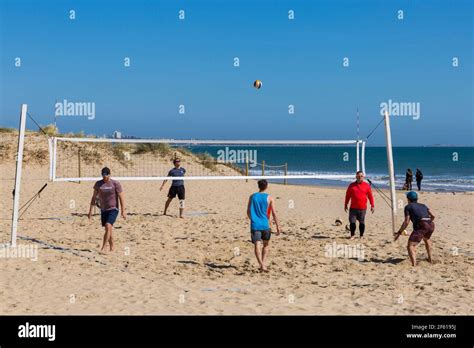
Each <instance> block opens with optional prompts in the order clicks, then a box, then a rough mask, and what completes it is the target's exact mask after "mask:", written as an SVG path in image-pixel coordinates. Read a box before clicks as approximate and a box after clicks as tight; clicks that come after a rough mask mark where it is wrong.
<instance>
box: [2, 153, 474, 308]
mask: <svg viewBox="0 0 474 348" xmlns="http://www.w3.org/2000/svg"><path fill="white" fill-rule="evenodd" d="M183 165H186V161H185V162H184V164H183ZM0 172H1V178H2V180H1V181H2V185H1V194H2V197H4V199H3V200H2V216H1V220H0V221H1V222H0V241H1V242H2V243H6V242H8V241H9V238H10V224H11V211H12V204H11V199H10V197H11V190H12V188H13V180H12V179H13V177H14V162H13V160H12V159H8V158H4V159H3V160H2V163H1V165H0ZM112 176H113V175H112ZM46 182H48V165H47V163H35V162H33V161H30V162H28V163H26V164H25V167H24V179H23V182H22V192H21V195H22V196H21V197H22V204H23V203H24V202H26V200H27V199H28V198H29V197H31V196H33V195H34V194H35V193H36V191H37V190H38V189H39V188H40V187H41V186H42V185H43V184H44V183H46ZM159 184H160V183H159V182H153V181H142V182H127V181H124V182H122V185H123V188H124V192H125V197H126V204H127V210H128V216H127V219H126V220H123V219H121V218H119V219H118V220H117V223H116V224H115V226H114V238H115V243H116V251H115V252H113V253H111V254H108V255H101V254H99V253H98V251H99V247H100V244H101V241H102V235H103V230H102V227H101V226H100V217H99V215H98V214H96V215H94V217H93V219H92V221H89V220H88V219H87V216H86V214H87V211H88V207H89V201H90V197H91V194H92V186H93V183H92V182H81V183H63V182H55V183H48V186H47V188H46V189H45V190H44V191H43V193H42V194H41V197H40V198H39V199H38V200H36V201H35V202H34V203H33V204H32V206H31V208H30V209H29V210H28V212H27V213H26V214H25V215H24V216H23V217H22V219H21V220H20V225H19V232H18V234H19V236H20V238H19V240H18V244H21V245H36V246H37V248H38V249H37V252H38V254H37V260H36V261H32V260H30V259H28V258H12V257H10V258H2V259H0V264H1V267H0V278H1V279H2V287H1V289H0V313H2V314H243V315H245V314H303V315H318V314H329V315H331V314H334V315H338V314H347V315H356V314H362V315H364V314H396V315H402V314H403V315H413V314H434V315H438V314H439V315H441V314H473V313H474V304H473V303H474V301H473V300H474V296H473V290H474V283H473V278H474V271H473V264H474V251H473V238H472V231H473V229H472V226H473V225H474V217H473V216H474V214H473V213H474V211H473V210H474V195H473V194H472V193H456V194H453V193H434V192H429V193H426V192H423V193H421V195H420V202H422V203H425V204H427V205H428V206H429V207H430V208H431V209H432V210H433V212H434V213H435V215H436V216H437V218H436V220H435V222H436V231H435V233H434V234H433V237H432V240H433V246H434V263H433V264H429V263H428V262H427V261H426V251H425V249H424V246H423V244H421V245H420V246H419V247H418V260H419V264H418V266H417V267H416V268H412V267H411V265H410V263H409V260H408V257H407V251H406V242H407V237H403V236H402V237H401V238H400V239H399V240H398V241H397V242H393V238H392V233H391V224H390V210H389V207H388V206H387V205H386V204H385V203H384V202H383V201H382V200H381V198H380V196H379V195H377V194H375V204H376V211H375V214H368V216H367V222H366V223H367V229H366V233H365V235H366V238H365V239H364V240H362V241H361V240H359V239H357V238H356V239H355V240H348V239H347V237H348V232H347V231H346V230H345V224H346V223H347V222H346V221H347V216H346V213H345V212H344V210H343V199H344V193H345V191H344V189H340V188H328V187H308V186H295V185H279V184H270V186H269V190H268V192H269V193H270V194H271V195H272V196H274V197H275V199H276V208H277V212H278V214H279V217H280V220H281V225H282V228H283V233H282V234H281V235H280V236H276V235H273V236H272V240H271V246H272V249H271V251H270V257H269V259H270V262H269V268H270V272H269V273H268V274H261V273H259V272H258V268H257V262H256V260H255V257H254V254H253V247H252V244H251V242H250V233H249V222H248V220H247V218H246V203H247V199H248V196H249V195H250V194H251V193H252V192H255V191H256V182H255V181H253V180H249V181H248V182H245V181H227V180H225V181H216V180H213V181H191V182H186V194H187V199H186V218H185V219H178V218H177V214H178V202H177V201H176V200H175V201H173V203H172V205H171V207H170V211H169V212H170V213H171V214H172V215H173V216H172V217H169V216H163V215H162V212H163V206H164V202H165V200H166V190H163V191H162V192H160V191H159ZM168 185H169V184H168ZM397 195H398V198H399V199H403V201H404V202H405V199H404V193H403V192H401V191H400V192H397ZM402 215H403V213H402V211H401V210H400V211H399V214H398V221H399V222H400V223H401V221H402ZM337 218H339V219H341V220H342V221H343V225H342V226H335V224H334V221H335V220H336V219H337ZM410 231H411V225H410ZM337 248H352V249H351V250H357V251H358V252H359V253H358V257H356V258H349V257H337V255H336V253H333V254H331V252H330V251H331V250H332V251H334V250H337ZM331 256H332V257H331Z"/></svg>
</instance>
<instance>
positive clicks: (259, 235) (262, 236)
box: [250, 230, 272, 243]
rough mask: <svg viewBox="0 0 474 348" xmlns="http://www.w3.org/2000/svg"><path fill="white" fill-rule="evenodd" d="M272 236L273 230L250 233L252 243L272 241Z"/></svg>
mask: <svg viewBox="0 0 474 348" xmlns="http://www.w3.org/2000/svg"><path fill="white" fill-rule="evenodd" d="M271 236H272V231H271V230H262V231H253V230H251V231H250V237H251V238H252V243H255V242H258V241H262V240H270V237H271Z"/></svg>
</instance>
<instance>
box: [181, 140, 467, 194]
mask: <svg viewBox="0 0 474 348" xmlns="http://www.w3.org/2000/svg"><path fill="white" fill-rule="evenodd" d="M188 149H189V150H191V151H192V152H194V153H208V154H210V155H211V156H213V157H215V158H217V159H221V160H222V159H224V161H226V162H233V164H234V165H236V166H238V167H240V168H242V169H243V168H245V158H242V157H243V156H242V155H243V154H245V156H247V158H250V159H251V160H250V161H249V174H250V175H261V174H262V162H265V169H264V172H265V175H269V176H271V175H283V174H284V172H285V165H286V166H287V173H288V174H289V175H291V174H298V175H315V176H316V177H317V178H315V179H314V178H313V179H289V180H287V183H288V184H299V185H323V186H347V185H348V183H350V182H352V181H354V179H355V171H356V153H355V147H346V146H321V145H318V146H312V145H284V146H283V145H272V146H268V145H265V146H262V145H260V146H256V145H248V146H241V145H239V146H222V145H219V146H217V145H194V146H188ZM232 150H234V151H232ZM239 151H240V158H239V156H238V154H239ZM245 151H248V152H245ZM232 155H234V157H232ZM226 156H227V157H226ZM393 160H394V168H395V181H396V187H397V189H402V187H403V184H404V182H405V173H406V170H407V169H408V168H411V170H412V171H413V173H415V171H416V169H417V168H419V169H420V170H421V172H422V173H423V181H422V184H421V186H422V187H421V188H422V190H424V191H438V192H443V191H444V192H463V191H474V147H448V146H446V147H444V146H432V147H394V148H393ZM365 172H366V177H367V178H368V179H370V180H371V181H372V183H373V184H374V185H376V186H377V187H379V188H388V183H389V177H388V165H387V153H386V148H385V147H371V146H367V147H366V149H365ZM274 181H275V182H282V180H274ZM415 188H416V182H415V181H413V189H415Z"/></svg>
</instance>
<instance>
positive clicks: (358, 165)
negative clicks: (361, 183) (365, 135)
mask: <svg viewBox="0 0 474 348" xmlns="http://www.w3.org/2000/svg"><path fill="white" fill-rule="evenodd" d="M356 170H357V171H359V170H360V156H359V140H357V142H356Z"/></svg>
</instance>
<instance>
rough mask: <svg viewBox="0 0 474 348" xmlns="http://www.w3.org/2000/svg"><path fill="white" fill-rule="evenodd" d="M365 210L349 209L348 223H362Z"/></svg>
mask: <svg viewBox="0 0 474 348" xmlns="http://www.w3.org/2000/svg"><path fill="white" fill-rule="evenodd" d="M366 211H367V210H366V209H352V208H351V209H349V222H350V223H351V224H355V222H356V220H357V221H359V222H362V223H364V221H365V212H366Z"/></svg>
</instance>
